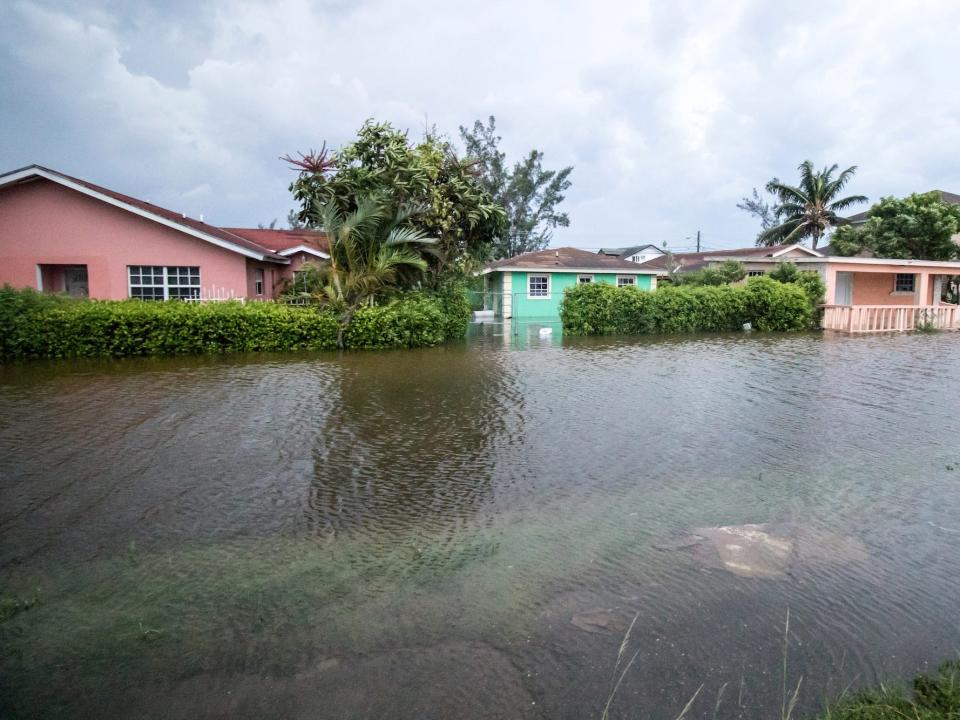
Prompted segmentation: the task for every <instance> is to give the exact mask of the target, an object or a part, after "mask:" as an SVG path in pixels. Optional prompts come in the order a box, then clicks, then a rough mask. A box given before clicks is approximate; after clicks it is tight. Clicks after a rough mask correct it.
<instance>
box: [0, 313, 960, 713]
mask: <svg viewBox="0 0 960 720" xmlns="http://www.w3.org/2000/svg"><path fill="white" fill-rule="evenodd" d="M483 330H484V331H483V332H481V333H479V334H478V336H477V337H475V338H473V339H472V340H471V341H468V342H466V343H464V344H457V345H451V346H447V347H443V348H438V349H429V350H422V351H403V352H383V353H348V354H342V355H338V354H326V355H322V354H320V355H285V356H264V355H261V356H242V357H222V358H174V359H163V360H125V361H115V362H89V363H81V362H74V363H30V364H19V365H9V366H2V367H0V598H3V600H2V602H3V603H4V605H3V606H0V607H2V608H5V610H4V615H3V616H0V717H4V718H21V717H23V718H32V717H38V718H39V717H43V718H55V717H64V718H85V717H96V718H115V717H116V718H200V717H217V718H281V717H282V718H338V719H343V718H390V719H391V720H403V719H405V718H411V719H413V718H466V719H471V718H511V719H512V718H599V717H600V715H601V713H602V712H603V708H604V706H605V704H606V703H607V701H608V699H609V698H610V695H611V688H612V686H613V684H614V682H615V680H616V679H617V678H619V677H620V675H621V674H623V681H622V683H621V684H620V686H619V689H618V691H617V693H616V695H615V696H614V697H613V699H612V701H611V703H610V717H611V718H654V719H656V718H675V717H676V716H677V715H678V714H679V712H680V711H681V709H682V708H683V706H684V705H685V704H686V703H687V701H688V700H689V699H690V698H691V696H693V695H694V693H695V692H696V691H697V689H698V688H700V687H701V686H702V690H701V691H700V693H699V695H698V696H697V698H696V700H695V701H694V703H693V705H692V707H691V711H690V713H691V714H690V716H691V717H714V716H715V717H717V718H738V717H743V718H768V717H771V716H775V715H777V714H778V713H780V711H781V706H782V703H783V701H784V697H785V695H792V693H793V691H794V688H795V687H796V685H797V683H798V682H799V681H800V680H801V678H802V683H801V686H800V691H799V698H800V701H799V710H798V712H797V714H807V713H810V712H815V711H816V710H817V709H818V708H820V707H821V706H822V703H823V701H824V699H825V698H826V697H828V696H830V695H832V694H835V693H838V692H841V691H843V690H844V689H845V688H847V687H855V686H857V685H860V684H863V683H869V682H874V681H877V680H880V679H887V680H889V679H891V678H898V677H907V676H911V675H912V674H914V673H916V672H917V671H924V670H928V669H930V668H931V667H932V666H933V665H935V664H937V663H938V662H939V661H941V660H943V659H945V658H948V657H951V656H955V655H956V652H957V650H958V648H960V443H958V425H957V421H956V417H957V412H958V407H960V353H958V352H957V348H958V345H957V343H958V341H960V340H958V338H957V336H955V335H952V334H938V335H919V334H918V335H897V336H885V337H878V336H874V337H856V338H846V337H832V336H822V335H794V336H763V335H760V334H753V335H737V336H711V337H696V338H681V339H678V338H658V339H649V338H648V339H629V340H621V339H603V340H577V339H571V338H565V339H561V338H559V337H548V338H546V339H545V340H544V341H543V342H538V341H537V339H536V337H533V336H531V337H530V338H528V340H529V341H524V342H523V343H520V346H519V349H518V347H517V346H512V345H511V344H510V343H509V342H505V340H509V338H504V337H500V336H498V335H500V334H502V333H497V332H496V328H495V327H487V328H484V329H483ZM744 526H746V527H744ZM25 606H29V608H28V609H22V608H24V607H25ZM18 608H19V609H20V610H19V611H17V609H18ZM788 612H789V634H788V635H786V636H785V633H784V626H785V622H786V619H787V614H788ZM634 618H636V621H635V623H634V625H633V627H632V630H630V632H629V637H628V638H627V642H626V643H625V650H624V654H623V656H622V658H621V660H620V665H619V668H618V669H616V663H617V656H618V651H619V650H620V648H621V642H622V641H623V639H624V636H625V634H627V629H628V628H629V627H630V624H631V622H632V621H633V620H634ZM785 640H786V643H785ZM785 645H786V651H787V652H786V657H787V670H786V677H784V672H783V659H784V649H785ZM631 658H632V659H633V661H632V663H630V664H629V666H628V663H629V661H630V660H631ZM625 668H626V672H625V673H624V669H625Z"/></svg>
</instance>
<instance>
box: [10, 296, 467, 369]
mask: <svg viewBox="0 0 960 720" xmlns="http://www.w3.org/2000/svg"><path fill="white" fill-rule="evenodd" d="M469 318H470V309H469V304H468V302H467V299H466V297H463V296H462V294H460V293H449V294H444V295H426V294H410V295H407V296H404V297H401V298H399V299H397V300H394V301H393V302H391V303H388V304H386V305H381V306H377V307H369V308H361V309H360V310H358V311H357V312H356V314H355V315H354V316H353V319H352V321H351V322H350V324H349V325H348V326H347V328H346V331H345V332H344V344H345V345H346V346H347V347H351V348H364V349H386V348H412V347H424V346H432V345H439V344H440V343H442V342H444V341H446V340H449V339H454V338H458V337H462V336H463V334H464V333H465V331H466V326H467V322H468V321H469ZM338 323H339V321H338V317H337V315H336V314H335V313H333V312H331V311H329V310H324V309H319V308H317V307H302V306H290V305H282V304H277V303H270V302H254V303H247V304H241V303H238V302H225V303H203V304H199V303H197V304H195V303H183V302H165V303H161V302H141V301H139V300H123V301H108V300H104V301H98V300H70V299H66V298H60V297H53V296H47V295H42V294H40V293H37V292H35V291H31V290H14V289H12V288H10V287H9V286H5V287H4V288H2V289H0V358H3V359H14V358H80V357H119V356H129V355H181V354H198V353H225V352H256V351H287V350H333V349H335V348H336V345H337V330H338Z"/></svg>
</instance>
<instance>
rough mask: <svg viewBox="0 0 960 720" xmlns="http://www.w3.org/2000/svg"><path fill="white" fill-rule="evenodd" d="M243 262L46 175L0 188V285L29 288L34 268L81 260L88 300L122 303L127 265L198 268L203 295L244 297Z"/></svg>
mask: <svg viewBox="0 0 960 720" xmlns="http://www.w3.org/2000/svg"><path fill="white" fill-rule="evenodd" d="M246 260H247V258H245V257H244V256H243V255H240V254H238V253H235V252H232V251H230V250H226V249H224V248H221V247H218V246H216V245H213V244H212V243H209V242H207V241H205V240H200V239H199V238H194V237H192V236H190V235H186V234H184V233H181V232H178V231H176V230H173V229H172V228H167V227H164V226H162V225H159V224H157V223H154V222H152V221H150V220H147V219H146V218H142V217H139V216H137V215H134V214H133V213H129V212H127V211H126V210H121V209H120V208H117V207H113V206H112V205H108V204H106V203H103V202H101V201H99V200H97V199H95V198H91V197H87V196H86V195H83V194H81V193H78V192H76V191H74V190H71V189H69V188H65V187H62V186H60V185H57V184H56V183H53V182H50V181H48V180H36V181H33V182H30V183H26V184H23V185H15V186H12V187H8V188H4V189H2V190H0V284H2V283H10V284H11V285H13V286H15V287H32V288H36V287H37V265H40V264H58V265H59V264H63V265H86V266H87V274H88V282H89V290H90V297H93V298H100V299H111V300H121V299H124V298H126V297H127V296H128V288H127V266H128V265H191V266H193V265H198V266H199V267H200V283H201V285H202V287H203V288H204V291H205V292H209V291H210V290H211V289H212V288H213V287H214V286H216V288H217V289H219V290H223V291H225V292H226V293H227V294H229V293H230V291H233V293H234V294H235V295H236V296H237V297H244V296H246V295H247V294H248V291H249V285H248V279H249V278H248V272H247V262H246ZM249 275H250V276H252V272H251V273H249Z"/></svg>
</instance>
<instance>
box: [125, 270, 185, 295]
mask: <svg viewBox="0 0 960 720" xmlns="http://www.w3.org/2000/svg"><path fill="white" fill-rule="evenodd" d="M127 279H128V282H129V295H130V297H132V298H137V299H139V300H197V299H199V298H200V268H199V267H190V266H186V265H169V266H165V265H128V266H127Z"/></svg>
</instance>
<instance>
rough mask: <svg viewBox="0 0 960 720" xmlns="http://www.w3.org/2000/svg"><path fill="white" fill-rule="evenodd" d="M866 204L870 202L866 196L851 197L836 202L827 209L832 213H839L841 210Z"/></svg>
mask: <svg viewBox="0 0 960 720" xmlns="http://www.w3.org/2000/svg"><path fill="white" fill-rule="evenodd" d="M865 202H868V199H867V196H866V195H850V196H848V197H845V198H841V199H840V200H834V201H833V202H831V203H830V204H829V205H828V206H827V207H828V208H829V209H830V211H831V212H838V211H840V210H846V209H847V208H848V207H850V206H851V205H859V204H860V203H865Z"/></svg>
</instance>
